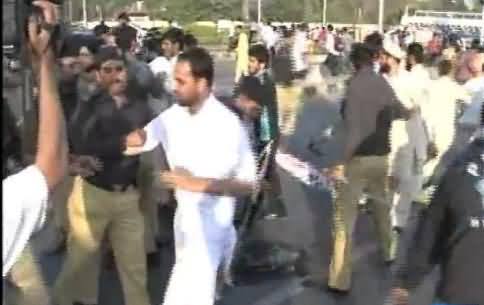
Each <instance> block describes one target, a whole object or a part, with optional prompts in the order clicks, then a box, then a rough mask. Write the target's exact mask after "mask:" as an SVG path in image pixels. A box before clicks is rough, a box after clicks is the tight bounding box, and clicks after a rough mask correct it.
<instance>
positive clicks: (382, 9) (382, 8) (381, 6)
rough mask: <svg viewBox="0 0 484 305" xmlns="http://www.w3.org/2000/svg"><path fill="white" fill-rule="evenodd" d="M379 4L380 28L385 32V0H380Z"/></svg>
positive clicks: (381, 31)
mask: <svg viewBox="0 0 484 305" xmlns="http://www.w3.org/2000/svg"><path fill="white" fill-rule="evenodd" d="M379 2H380V3H379V5H378V30H379V31H380V33H383V22H384V20H383V19H384V17H385V0H379Z"/></svg>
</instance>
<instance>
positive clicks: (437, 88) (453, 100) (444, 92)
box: [423, 76, 470, 178]
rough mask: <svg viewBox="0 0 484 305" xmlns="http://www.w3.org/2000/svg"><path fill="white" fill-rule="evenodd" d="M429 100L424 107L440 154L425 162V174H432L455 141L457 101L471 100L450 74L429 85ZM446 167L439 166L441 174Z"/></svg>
mask: <svg viewBox="0 0 484 305" xmlns="http://www.w3.org/2000/svg"><path fill="white" fill-rule="evenodd" d="M428 91H429V100H428V104H427V106H426V107H425V108H424V109H423V111H424V113H425V117H427V123H428V125H427V126H428V130H429V132H430V137H431V138H432V139H433V142H434V143H435V145H436V147H437V152H438V155H437V157H436V158H434V159H432V160H430V161H429V162H427V163H426V164H425V167H424V176H425V177H426V178H428V177H430V176H432V175H433V174H434V171H435V170H436V169H437V165H439V163H440V162H441V161H442V156H443V155H444V154H445V153H446V152H447V151H448V150H449V149H450V148H451V146H452V144H453V143H454V142H455V140H456V139H455V134H456V130H455V126H456V119H457V118H456V114H457V102H458V101H459V100H461V101H466V102H467V101H469V100H470V96H469V95H468V94H467V92H466V90H465V88H464V87H463V86H461V85H459V84H457V82H456V81H454V80H453V79H451V78H450V77H448V76H444V77H441V78H439V79H438V80H435V81H434V82H433V83H432V84H431V86H430V87H429V90H428ZM443 169H444V168H443V167H440V166H439V169H437V170H438V171H439V172H437V173H435V174H437V176H439V175H440V174H441V173H442V170H443Z"/></svg>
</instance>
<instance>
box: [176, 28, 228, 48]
mask: <svg viewBox="0 0 484 305" xmlns="http://www.w3.org/2000/svg"><path fill="white" fill-rule="evenodd" d="M184 29H185V31H186V32H187V33H192V34H193V35H195V37H197V39H198V40H199V43H200V44H201V45H218V44H222V43H224V42H225V39H226V37H227V33H223V32H222V33H218V32H217V28H216V27H211V26H204V25H197V24H189V25H186V26H184Z"/></svg>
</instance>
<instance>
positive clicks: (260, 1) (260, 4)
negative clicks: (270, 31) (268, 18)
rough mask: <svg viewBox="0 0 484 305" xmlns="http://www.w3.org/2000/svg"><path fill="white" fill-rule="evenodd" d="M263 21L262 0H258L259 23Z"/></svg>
mask: <svg viewBox="0 0 484 305" xmlns="http://www.w3.org/2000/svg"><path fill="white" fill-rule="evenodd" d="M261 21H262V0H257V23H259V24H260V23H261Z"/></svg>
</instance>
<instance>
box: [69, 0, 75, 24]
mask: <svg viewBox="0 0 484 305" xmlns="http://www.w3.org/2000/svg"><path fill="white" fill-rule="evenodd" d="M68 7H69V22H73V21H74V20H72V19H73V15H72V14H73V13H72V0H69V4H68Z"/></svg>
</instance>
